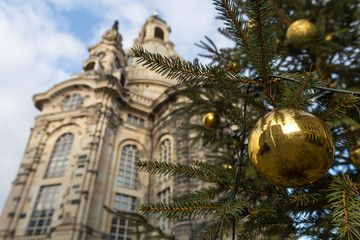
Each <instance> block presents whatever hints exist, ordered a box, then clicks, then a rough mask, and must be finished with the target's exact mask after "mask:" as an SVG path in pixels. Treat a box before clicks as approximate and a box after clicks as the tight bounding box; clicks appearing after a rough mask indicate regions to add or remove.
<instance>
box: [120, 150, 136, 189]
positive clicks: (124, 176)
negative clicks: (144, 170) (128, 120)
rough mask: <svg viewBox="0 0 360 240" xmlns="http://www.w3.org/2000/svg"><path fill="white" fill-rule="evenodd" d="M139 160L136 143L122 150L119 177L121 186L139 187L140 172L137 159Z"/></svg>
mask: <svg viewBox="0 0 360 240" xmlns="http://www.w3.org/2000/svg"><path fill="white" fill-rule="evenodd" d="M138 160H139V151H138V150H137V148H136V146H135V145H126V146H125V147H123V148H122V150H121V158H120V167H119V172H118V177H117V185H118V186H119V187H126V188H132V189H136V188H137V181H138V172H137V167H136V161H138Z"/></svg>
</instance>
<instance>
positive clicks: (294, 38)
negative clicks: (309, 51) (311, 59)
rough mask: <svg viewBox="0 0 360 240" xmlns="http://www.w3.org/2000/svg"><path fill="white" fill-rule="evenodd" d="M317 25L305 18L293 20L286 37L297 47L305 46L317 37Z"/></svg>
mask: <svg viewBox="0 0 360 240" xmlns="http://www.w3.org/2000/svg"><path fill="white" fill-rule="evenodd" d="M315 30H316V28H315V25H314V24H313V23H312V22H310V21H308V20H305V19H299V20H297V21H295V22H293V23H292V24H291V25H290V26H289V28H288V30H287V31H286V39H287V40H288V42H289V44H290V45H291V46H293V47H295V48H303V47H305V46H306V45H307V44H308V43H310V42H311V41H312V40H313V39H314V37H315Z"/></svg>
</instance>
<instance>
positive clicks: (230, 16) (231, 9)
mask: <svg viewBox="0 0 360 240" xmlns="http://www.w3.org/2000/svg"><path fill="white" fill-rule="evenodd" d="M214 5H216V10H218V11H219V12H220V14H221V16H222V17H220V19H222V20H224V22H225V25H227V26H228V31H229V32H230V33H232V34H234V36H239V39H241V41H240V43H241V45H243V46H244V47H245V48H246V49H247V51H248V52H249V55H251V56H252V59H253V62H254V63H255V65H258V66H259V65H260V63H259V60H258V59H257V57H256V56H255V53H254V50H253V49H252V46H251V45H250V43H249V40H248V38H247V36H246V34H245V32H244V31H243V29H242V25H243V21H242V20H241V19H239V17H241V14H240V13H239V12H238V10H237V7H236V6H235V5H234V3H233V2H232V1H229V0H215V1H214Z"/></svg>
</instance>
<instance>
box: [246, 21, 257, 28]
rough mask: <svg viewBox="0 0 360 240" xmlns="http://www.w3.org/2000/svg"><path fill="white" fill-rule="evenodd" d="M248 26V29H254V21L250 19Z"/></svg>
mask: <svg viewBox="0 0 360 240" xmlns="http://www.w3.org/2000/svg"><path fill="white" fill-rule="evenodd" d="M246 25H247V27H248V28H253V27H255V21H254V20H253V19H250V20H249V21H248V22H247V24H246Z"/></svg>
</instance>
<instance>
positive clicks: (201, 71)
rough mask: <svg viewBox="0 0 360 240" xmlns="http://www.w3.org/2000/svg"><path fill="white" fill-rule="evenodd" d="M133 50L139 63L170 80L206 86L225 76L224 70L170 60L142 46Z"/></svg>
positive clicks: (243, 78)
mask: <svg viewBox="0 0 360 240" xmlns="http://www.w3.org/2000/svg"><path fill="white" fill-rule="evenodd" d="M131 50H132V53H133V55H134V57H137V58H138V60H137V62H138V63H142V64H143V66H146V67H147V68H149V69H150V70H151V71H154V72H156V73H159V74H162V75H166V77H167V78H169V79H177V80H178V81H179V82H188V83H193V84H201V83H202V84H206V83H207V81H208V80H211V79H212V80H216V79H217V77H218V76H220V75H224V74H225V72H224V71H223V70H221V69H220V68H217V67H214V66H204V65H202V64H200V63H198V62H194V63H190V62H187V61H181V60H180V59H169V58H166V57H163V56H161V55H160V54H152V53H150V52H148V51H147V50H145V49H143V48H142V47H140V46H135V47H133V48H132V49H131ZM214 73H215V74H214ZM229 76H230V75H229ZM227 79H228V80H229V81H232V82H238V83H247V84H257V83H258V82H257V81H253V80H249V79H248V78H246V77H241V78H239V79H238V78H231V77H229V78H227Z"/></svg>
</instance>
